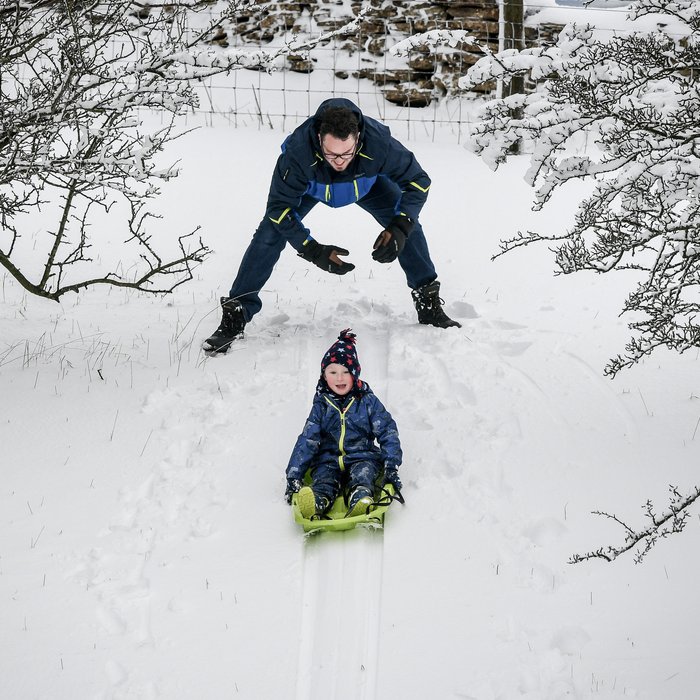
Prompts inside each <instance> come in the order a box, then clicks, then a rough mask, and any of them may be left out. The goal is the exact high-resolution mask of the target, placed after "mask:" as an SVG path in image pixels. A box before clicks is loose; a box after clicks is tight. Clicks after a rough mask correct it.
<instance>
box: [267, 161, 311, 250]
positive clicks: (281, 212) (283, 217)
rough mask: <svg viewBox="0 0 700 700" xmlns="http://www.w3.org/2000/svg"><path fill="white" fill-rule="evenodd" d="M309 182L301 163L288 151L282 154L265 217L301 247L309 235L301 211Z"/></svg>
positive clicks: (288, 239)
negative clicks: (300, 214) (299, 213)
mask: <svg viewBox="0 0 700 700" xmlns="http://www.w3.org/2000/svg"><path fill="white" fill-rule="evenodd" d="M308 184H309V183H308V180H307V178H306V177H305V176H304V173H303V172H302V170H301V168H300V167H299V166H298V164H297V163H295V162H294V160H293V159H292V158H291V157H290V156H289V155H288V154H286V153H283V154H282V155H280V157H279V158H278V159H277V164H276V165H275V170H274V172H273V174H272V182H271V183H270V193H269V194H268V197H267V208H266V210H265V217H266V218H267V219H268V220H269V221H271V222H272V224H273V225H274V226H275V227H276V229H277V230H278V231H279V233H280V235H281V236H282V237H283V238H285V239H286V240H287V241H288V242H289V244H290V245H291V246H292V247H293V248H294V249H295V250H297V251H301V250H302V249H303V245H304V241H305V240H306V239H307V238H308V236H309V231H308V229H307V228H305V227H304V225H303V224H302V222H301V219H300V218H299V215H298V213H297V208H298V207H299V205H300V204H301V199H302V197H303V196H304V194H305V193H306V189H307V187H308Z"/></svg>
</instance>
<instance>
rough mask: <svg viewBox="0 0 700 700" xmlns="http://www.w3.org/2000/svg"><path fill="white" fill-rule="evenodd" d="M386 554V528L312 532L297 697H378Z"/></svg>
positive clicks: (339, 699)
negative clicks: (384, 529)
mask: <svg viewBox="0 0 700 700" xmlns="http://www.w3.org/2000/svg"><path fill="white" fill-rule="evenodd" d="M383 552H384V534H383V532H382V530H381V529H368V528H364V527H363V528H357V529H355V530H349V531H346V532H324V533H319V534H315V535H311V536H308V538H307V540H306V542H305V556H304V573H303V576H304V578H303V594H302V628H301V636H300V640H299V642H300V645H299V666H298V671H297V689H296V700H321V699H324V700H374V698H375V690H376V685H377V664H378V656H379V654H378V651H379V623H380V601H381V588H382V559H383Z"/></svg>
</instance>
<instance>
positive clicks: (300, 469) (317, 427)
mask: <svg viewBox="0 0 700 700" xmlns="http://www.w3.org/2000/svg"><path fill="white" fill-rule="evenodd" d="M322 418H323V406H322V405H321V403H320V402H319V401H314V403H313V406H312V407H311V413H309V417H308V418H307V419H306V423H305V424H304V429H303V430H302V431H301V435H299V437H298V438H297V441H296V444H295V445H294V449H293V450H292V456H291V457H290V458H289V464H288V465H287V480H288V481H289V480H290V479H298V480H301V479H303V478H304V474H306V471H307V469H308V468H309V467H310V466H311V462H312V461H313V458H314V457H315V456H316V454H317V452H318V448H319V445H320V444H321V419H322Z"/></svg>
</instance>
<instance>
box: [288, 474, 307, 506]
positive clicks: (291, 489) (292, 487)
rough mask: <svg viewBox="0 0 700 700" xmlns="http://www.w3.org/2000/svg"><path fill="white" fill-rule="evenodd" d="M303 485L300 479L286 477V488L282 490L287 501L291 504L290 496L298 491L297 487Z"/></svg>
mask: <svg viewBox="0 0 700 700" xmlns="http://www.w3.org/2000/svg"><path fill="white" fill-rule="evenodd" d="M303 485H304V482H303V481H302V480H301V479H287V490H286V491H285V492H284V497H285V498H286V499H287V503H289V505H292V496H293V495H294V494H295V493H297V491H299V489H300V488H301V487H302V486H303Z"/></svg>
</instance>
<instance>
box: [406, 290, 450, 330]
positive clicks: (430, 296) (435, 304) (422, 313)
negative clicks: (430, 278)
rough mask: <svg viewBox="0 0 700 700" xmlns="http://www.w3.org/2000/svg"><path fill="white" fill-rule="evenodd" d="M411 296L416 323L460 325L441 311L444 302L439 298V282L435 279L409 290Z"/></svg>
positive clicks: (439, 325)
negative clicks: (416, 313)
mask: <svg viewBox="0 0 700 700" xmlns="http://www.w3.org/2000/svg"><path fill="white" fill-rule="evenodd" d="M411 296H412V297H413V303H414V304H415V307H416V311H417V312H418V323H423V324H425V325H426V326H437V327H438V328H450V327H451V326H456V327H457V328H461V327H462V324H461V323H457V321H453V320H452V319H451V318H450V317H449V316H448V315H447V314H446V313H445V312H444V311H443V309H442V305H443V304H444V303H445V302H444V301H443V300H442V299H440V283H439V282H438V281H437V280H435V281H434V282H430V284H424V285H423V286H422V287H418V289H413V290H411Z"/></svg>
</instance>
